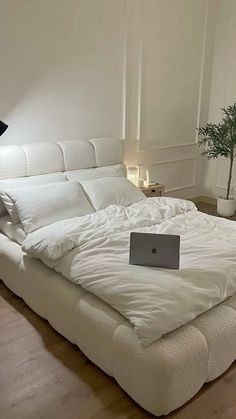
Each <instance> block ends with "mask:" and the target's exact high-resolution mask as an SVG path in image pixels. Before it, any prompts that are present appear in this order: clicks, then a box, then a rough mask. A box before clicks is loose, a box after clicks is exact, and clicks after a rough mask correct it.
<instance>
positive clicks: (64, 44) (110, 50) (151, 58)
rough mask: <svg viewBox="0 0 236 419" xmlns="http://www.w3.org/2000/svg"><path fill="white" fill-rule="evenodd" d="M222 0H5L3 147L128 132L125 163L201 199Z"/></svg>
mask: <svg viewBox="0 0 236 419" xmlns="http://www.w3.org/2000/svg"><path fill="white" fill-rule="evenodd" d="M217 7H218V6H217V0H198V1H196V0H175V1H173V0H67V1H58V0H40V1H38V0H31V1H28V0H21V1H20V2H19V0H3V1H2V3H1V15H0V50H1V72H0V92H1V98H3V100H1V101H0V117H1V119H2V120H4V121H6V122H8V123H9V129H8V131H7V132H6V133H5V134H4V136H3V137H1V142H2V143H3V144H9V143H24V142H34V141H57V140H61V139H77V138H78V139H79V138H89V137H99V136H116V137H123V138H126V161H127V163H128V164H129V165H133V164H139V165H140V170H141V174H142V173H143V172H144V171H145V169H146V168H148V169H149V171H150V174H151V177H152V178H153V180H157V181H160V182H164V183H165V184H166V185H167V190H168V191H169V193H170V194H172V195H174V194H175V195H180V196H183V197H191V196H197V195H199V193H200V190H201V181H202V178H201V175H202V163H201V161H200V160H199V159H198V151H197V146H196V131H195V128H196V126H197V125H198V123H201V124H202V123H205V122H206V120H207V115H208V100H209V87H210V77H211V64H212V46H213V41H214V27H215V13H216V10H217Z"/></svg>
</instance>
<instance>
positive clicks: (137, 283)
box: [23, 198, 236, 346]
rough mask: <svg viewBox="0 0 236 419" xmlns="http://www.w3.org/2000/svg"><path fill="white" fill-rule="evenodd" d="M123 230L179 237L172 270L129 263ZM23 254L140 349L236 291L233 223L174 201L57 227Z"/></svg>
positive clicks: (40, 233)
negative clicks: (100, 308)
mask: <svg viewBox="0 0 236 419" xmlns="http://www.w3.org/2000/svg"><path fill="white" fill-rule="evenodd" d="M131 231H143V232H152V233H168V234H179V235H180V236H181V242H180V243H181V244H180V251H181V257H180V269H179V270H170V269H160V268H149V267H141V266H132V265H129V262H128V260H129V237H130V232H131ZM23 250H24V251H25V252H26V253H28V254H29V255H30V256H33V257H37V258H40V259H41V260H43V261H44V262H45V263H47V264H48V265H49V266H51V267H52V268H54V269H55V270H57V271H58V272H60V273H61V274H62V275H63V276H64V277H66V278H68V280H70V281H72V282H74V283H75V284H79V285H80V286H81V287H83V288H84V289H85V290H87V291H90V292H92V293H93V294H95V295H96V296H98V297H99V298H101V299H102V300H104V301H105V302H107V303H108V304H110V305H111V306H112V307H113V308H114V309H116V310H117V311H118V312H120V313H121V314H122V315H123V316H124V317H125V318H126V319H128V320H129V321H130V323H132V324H133V325H134V327H135V330H136V333H137V336H138V338H139V339H140V342H141V345H142V346H147V345H149V344H151V343H152V342H154V341H155V340H157V339H159V338H160V337H161V336H162V335H163V334H166V333H168V332H170V331H172V330H174V329H176V328H177V327H179V326H181V325H183V324H185V323H187V322H189V321H191V320H192V319H194V318H195V317H196V316H198V315H200V314H201V313H204V312H206V311H207V310H209V309H210V308H212V307H213V306H215V305H217V304H219V303H221V302H222V301H223V300H225V299H226V298H228V297H230V296H231V295H233V294H234V293H235V292H236V223H234V222H232V221H228V220H224V219H219V218H216V217H212V216H209V215H206V214H202V213H201V212H198V211H197V210H196V207H195V205H194V204H193V203H191V202H188V201H184V200H178V199H174V198H149V199H144V200H142V201H139V202H137V203H135V204H133V205H131V206H129V207H127V208H125V207H120V206H115V205H113V206H110V207H108V208H107V209H105V210H101V211H98V212H96V213H93V214H89V215H86V216H83V217H78V218H73V219H70V220H64V221H60V222H58V223H55V224H52V225H50V226H47V227H43V228H41V229H39V230H37V231H35V232H33V233H31V234H29V235H28V236H27V237H26V239H25V241H24V243H23Z"/></svg>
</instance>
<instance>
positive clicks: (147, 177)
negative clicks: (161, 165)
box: [144, 170, 149, 186]
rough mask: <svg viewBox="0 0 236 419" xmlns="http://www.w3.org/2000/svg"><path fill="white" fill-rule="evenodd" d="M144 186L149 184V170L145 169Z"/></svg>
mask: <svg viewBox="0 0 236 419" xmlns="http://www.w3.org/2000/svg"><path fill="white" fill-rule="evenodd" d="M144 186H149V172H148V170H146V180H145V181H144Z"/></svg>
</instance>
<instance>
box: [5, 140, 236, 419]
mask: <svg viewBox="0 0 236 419" xmlns="http://www.w3.org/2000/svg"><path fill="white" fill-rule="evenodd" d="M123 149H124V145H123V141H121V140H118V139H112V138H101V139H91V140H82V141H63V142H60V143H40V144H38V143H36V144H26V145H23V146H14V145H13V146H3V147H0V179H8V178H10V179H15V178H20V177H24V176H35V175H40V174H45V173H53V172H66V173H67V174H68V175H69V176H70V175H73V171H76V173H77V176H80V177H82V178H83V179H85V178H90V177H91V176H93V175H94V174H95V176H97V173H100V175H101V173H102V174H103V176H114V175H115V173H117V170H118V173H123V171H124V169H125V167H124V165H123V151H124V150H123ZM119 176H120V174H119ZM0 278H1V279H2V280H3V281H4V283H5V284H6V286H7V287H8V288H10V289H11V290H12V291H13V292H14V293H15V294H17V295H18V296H20V297H21V298H23V299H24V301H25V302H26V304H28V305H29V306H30V307H31V308H32V309H33V310H34V311H35V312H36V313H38V314H39V315H40V316H42V317H43V318H45V319H47V320H48V321H49V323H50V324H51V325H52V326H53V327H54V328H55V329H56V330H57V331H58V332H59V333H61V334H62V335H63V336H65V337H66V338H67V339H68V340H69V341H71V342H72V343H74V344H76V345H78V347H79V348H80V349H81V351H82V352H83V353H84V354H85V355H87V357H88V358H89V359H90V360H91V361H92V362H94V363H95V364H96V365H98V366H99V367H100V368H101V369H102V370H103V371H105V372H106V373H107V374H109V375H111V376H113V377H114V378H115V379H116V381H117V382H118V383H119V385H120V386H121V387H122V388H123V389H124V390H125V391H126V392H127V393H128V394H129V395H130V396H131V397H132V398H133V399H134V400H135V401H136V402H137V403H138V404H140V405H141V406H142V407H144V408H145V409H146V410H148V411H149V412H151V413H153V414H154V415H157V416H159V415H163V414H168V413H169V412H170V411H172V410H174V409H176V408H178V407H179V406H181V405H183V404H184V403H185V402H187V401H188V400H189V399H191V398H192V397H193V396H194V395H195V394H196V393H197V392H198V390H199V389H200V388H201V387H202V385H203V384H204V383H205V382H207V381H211V380H214V379H215V378H216V377H218V376H219V375H221V374H222V373H223V372H224V371H226V369H227V368H228V367H229V366H230V365H231V364H232V363H233V362H234V360H235V359H236V296H234V297H232V298H230V299H229V300H228V301H226V302H224V303H222V304H220V305H219V306H217V307H215V308H213V309H212V310H210V311H208V312H207V313H205V314H203V315H202V316H200V317H198V318H196V319H195V320H193V321H192V322H190V323H188V324H186V325H185V326H183V327H181V328H179V329H177V330H175V331H174V332H172V333H169V334H168V335H166V336H165V337H163V338H162V339H160V340H158V341H156V342H154V343H153V344H152V345H150V346H148V347H147V348H146V349H143V348H141V346H140V343H139V341H138V339H137V337H136V334H135V331H134V328H133V326H132V325H131V324H130V323H129V322H128V321H127V320H125V318H124V317H122V316H121V315H120V314H119V313H118V312H117V311H115V310H114V309H112V307H110V306H109V305H107V304H106V303H104V302H103V301H102V300H100V299H99V298H97V297H96V296H94V295H92V294H90V293H88V292H86V291H84V290H83V289H82V288H81V287H80V286H78V285H73V284H72V283H71V282H69V281H68V280H66V279H65V278H63V277H62V276H61V275H59V274H57V273H56V272H55V271H54V270H52V269H50V268H49V267H47V266H46V265H44V264H43V263H42V262H40V261H39V260H36V259H32V258H30V257H28V256H26V255H25V254H24V253H22V250H21V246H20V245H18V244H17V243H16V242H14V241H12V240H10V239H9V238H8V237H6V236H4V235H3V234H1V233H0ZM127 366H128V368H127Z"/></svg>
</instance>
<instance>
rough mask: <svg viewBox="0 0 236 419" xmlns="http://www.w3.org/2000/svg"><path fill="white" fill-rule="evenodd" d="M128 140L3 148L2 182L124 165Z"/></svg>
mask: <svg viewBox="0 0 236 419" xmlns="http://www.w3.org/2000/svg"><path fill="white" fill-rule="evenodd" d="M123 157H124V141H123V140H118V139H115V138H96V139H91V140H78V141H61V142H58V143H32V144H25V145H9V146H0V179H10V178H17V177H23V176H34V175H41V174H45V173H52V172H64V171H70V170H78V169H88V168H92V167H101V166H109V165H113V164H119V163H123Z"/></svg>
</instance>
